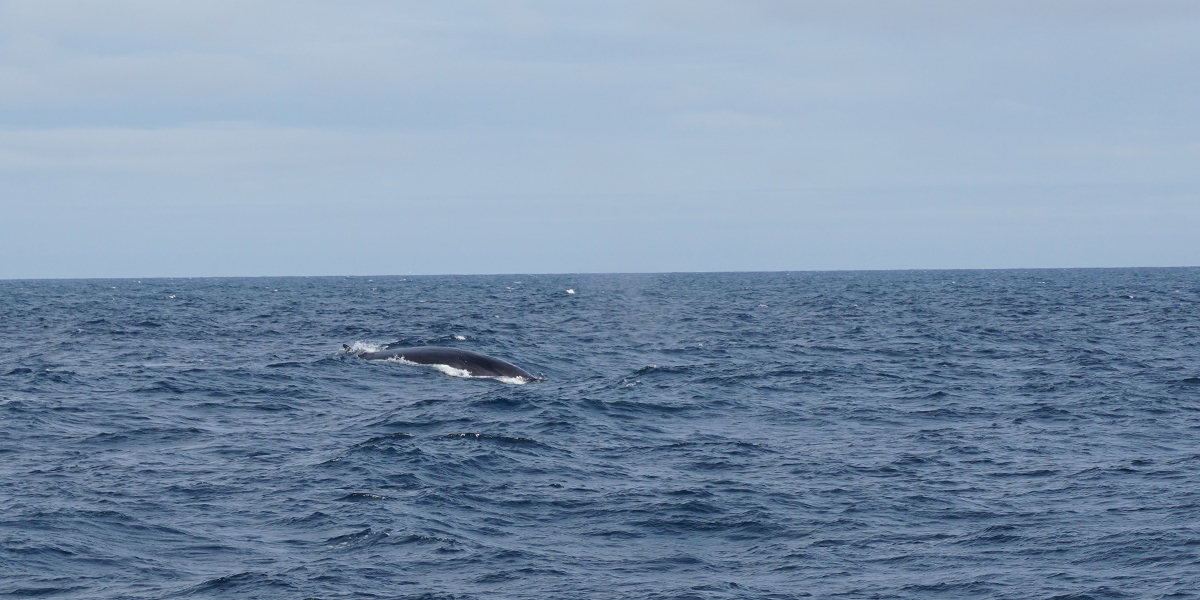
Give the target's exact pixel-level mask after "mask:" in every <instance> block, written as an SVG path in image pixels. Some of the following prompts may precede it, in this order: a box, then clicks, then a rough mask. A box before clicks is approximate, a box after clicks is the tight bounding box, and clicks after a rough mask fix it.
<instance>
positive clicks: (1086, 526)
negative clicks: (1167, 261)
mask: <svg viewBox="0 0 1200 600" xmlns="http://www.w3.org/2000/svg"><path fill="white" fill-rule="evenodd" d="M568 289H570V290H572V291H573V292H575V293H568V292H567V290H568ZM343 343H350V344H359V346H360V347H363V346H381V345H384V344H400V345H446V346H457V347H460V348H466V349H471V350H476V351H479V352H484V353H487V354H490V355H493V356H497V357H500V358H503V359H505V360H508V361H510V362H513V363H515V364H517V365H520V366H522V367H524V368H525V369H527V370H529V371H531V372H533V373H536V374H540V375H541V376H544V377H545V378H546V380H545V381H540V382H534V383H529V384H525V385H511V384H505V383H501V382H497V381H493V380H478V379H464V378H455V377H449V376H447V375H445V374H442V373H440V372H438V371H436V370H433V369H430V368H427V367H416V366H409V365H403V364H397V363H388V362H375V361H364V360H360V359H357V358H354V357H352V356H348V355H347V354H345V353H343V352H342V350H341V345H342V344H343ZM0 349H2V352H0V596H4V597H14V598H19V597H39V598H288V599H303V598H321V599H334V598H480V599H482V598H489V599H490V598H664V599H665V598H776V599H788V598H802V597H813V598H830V597H844V598H966V597H970V598H1078V599H1083V598H1196V597H1200V593H1198V592H1197V590H1200V473H1198V471H1200V269H1124V270H1045V271H1034V270H1017V271H931V272H840V273H739V274H662V275H555V276H548V275H537V276H531V275H522V276H478V277H475V276H472V277H407V278H403V277H374V278H365V277H353V278H258V279H146V280H140V281H139V280H128V279H122V280H75V281H3V282H0Z"/></svg>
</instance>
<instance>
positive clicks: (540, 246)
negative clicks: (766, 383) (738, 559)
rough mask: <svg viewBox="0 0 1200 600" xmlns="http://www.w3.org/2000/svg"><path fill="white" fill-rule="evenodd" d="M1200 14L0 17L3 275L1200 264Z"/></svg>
mask: <svg viewBox="0 0 1200 600" xmlns="http://www.w3.org/2000/svg"><path fill="white" fill-rule="evenodd" d="M1197 73H1200V3H1197V2H1194V1H1155V0H1141V1H1111V0H1109V1H1106V0H1079V1H1058V2H1056V1H1053V0H1041V1H1021V0H1005V1H996V2H987V1H979V2H962V1H957V0H956V1H923V0H912V1H906V2H895V1H891V0H875V1H867V0H857V1H856V0H836V1H812V2H805V1H800V0H793V1H769V0H736V1H732V0H731V1H718V0H679V1H673V0H661V1H659V0H639V1H637V2H622V1H618V0H605V1H603V2H589V1H571V2H564V1H560V2H532V1H531V2H520V1H511V2H505V1H501V0H492V1H486V2H483V1H481V2H458V1H438V2H395V1H380V2H372V1H361V2H354V1H349V2H324V1H323V2H311V1H303V0H287V1H275V0H261V1H257V2H252V3H247V2H232V1H223V0H210V1H206V2H192V1H189V2H171V1H162V0H154V1H149V0H147V1H135V0H127V1H121V0H105V1H79V0H63V1H55V0H30V1H11V0H0V278H31V277H151V276H209V275H343V274H409V273H414V274H421V273H529V272H580V271H593V272H610V271H711V270H809V269H894V268H994V267H1092V266H1173V265H1198V264H1200V241H1198V240H1200V118H1198V114H1197V113H1198V110H1197V106H1198V105H1200V101H1198V100H1197V99H1198V98H1200V77H1198V75H1197Z"/></svg>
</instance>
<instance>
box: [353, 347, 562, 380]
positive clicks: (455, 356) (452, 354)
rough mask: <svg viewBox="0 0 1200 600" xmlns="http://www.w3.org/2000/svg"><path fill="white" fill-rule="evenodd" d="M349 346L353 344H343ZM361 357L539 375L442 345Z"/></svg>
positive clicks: (479, 373)
mask: <svg viewBox="0 0 1200 600" xmlns="http://www.w3.org/2000/svg"><path fill="white" fill-rule="evenodd" d="M342 347H343V348H345V349H346V350H350V347H349V346H347V345H345V344H342ZM358 357H359V358H365V359H367V360H386V359H389V358H394V359H400V360H405V361H408V362H410V363H416V364H418V365H446V366H448V367H451V368H454V369H458V370H460V371H466V372H467V373H468V374H470V375H471V376H472V377H520V378H522V379H525V380H528V381H534V380H536V379H538V378H537V377H534V376H533V375H530V374H529V373H528V372H527V371H525V370H524V369H522V368H521V367H518V366H517V365H514V364H512V363H507V362H504V361H502V360H500V359H498V358H492V357H491V356H488V355H486V354H480V353H478V352H471V351H470V350H459V349H458V348H445V347H442V346H418V347H416V348H391V349H388V350H381V351H379V352H363V353H360V354H358Z"/></svg>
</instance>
